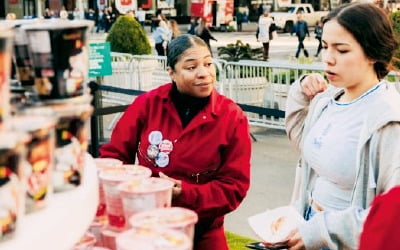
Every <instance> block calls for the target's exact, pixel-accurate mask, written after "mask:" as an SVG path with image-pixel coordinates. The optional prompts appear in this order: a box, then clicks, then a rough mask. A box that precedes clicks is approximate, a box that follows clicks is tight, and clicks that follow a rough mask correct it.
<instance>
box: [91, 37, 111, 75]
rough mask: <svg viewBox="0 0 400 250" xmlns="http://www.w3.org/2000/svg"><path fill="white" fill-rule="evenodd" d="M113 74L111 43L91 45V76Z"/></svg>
mask: <svg viewBox="0 0 400 250" xmlns="http://www.w3.org/2000/svg"><path fill="white" fill-rule="evenodd" d="M109 75H112V69H111V50H110V43H109V42H106V43H91V44H90V45H89V77H97V76H109Z"/></svg>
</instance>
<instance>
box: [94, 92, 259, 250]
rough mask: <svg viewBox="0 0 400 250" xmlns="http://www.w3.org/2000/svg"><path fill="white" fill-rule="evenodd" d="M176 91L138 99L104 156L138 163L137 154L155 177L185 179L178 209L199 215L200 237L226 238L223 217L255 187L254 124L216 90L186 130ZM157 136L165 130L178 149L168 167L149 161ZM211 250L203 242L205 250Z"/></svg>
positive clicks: (114, 135)
mask: <svg viewBox="0 0 400 250" xmlns="http://www.w3.org/2000/svg"><path fill="white" fill-rule="evenodd" d="M171 87H172V84H166V85H163V86H161V87H159V88H157V89H155V90H152V91H150V92H148V93H145V94H143V95H141V96H138V97H137V98H136V99H135V101H134V102H133V103H132V104H131V105H130V106H129V107H128V109H127V110H126V111H125V113H124V114H123V116H122V117H121V119H120V120H119V122H118V123H117V125H116V127H115V129H114V131H113V133H112V136H111V141H110V143H108V144H106V145H104V146H103V147H101V149H100V154H101V157H112V158H117V159H120V160H122V161H123V162H125V163H134V161H135V154H137V158H138V160H139V164H140V165H143V166H147V167H149V168H150V169H151V170H152V172H153V176H158V173H159V172H160V171H161V172H163V173H165V174H166V175H168V176H170V177H172V178H176V179H179V180H182V193H181V195H180V196H179V197H177V198H176V199H174V200H173V202H172V205H173V206H181V207H186V208H189V209H192V210H194V211H195V212H197V214H198V216H199V223H198V225H196V237H197V239H198V241H201V239H200V238H201V237H202V236H204V235H203V234H204V233H207V232H210V230H212V229H214V230H212V231H214V232H215V231H218V234H221V233H222V234H223V230H219V229H218V228H222V225H223V216H224V215H225V214H227V213H229V212H231V211H233V210H234V209H236V208H237V207H238V205H239V204H240V202H241V201H242V200H243V198H244V197H245V195H246V192H247V190H248V188H249V182H250V152H251V140H250V136H249V135H250V134H249V133H250V132H249V125H248V120H247V118H246V116H245V114H244V113H243V111H242V110H241V109H240V108H239V106H237V105H236V104H235V103H234V102H233V101H232V100H230V99H228V98H226V97H225V96H223V95H220V94H219V93H218V92H217V91H215V89H214V90H213V92H212V94H211V97H210V102H209V103H208V104H207V105H206V106H205V108H204V109H203V110H201V111H200V112H199V113H198V114H197V115H196V116H195V117H194V118H193V120H192V121H191V122H190V123H189V124H188V125H187V126H186V127H185V128H184V129H183V128H182V125H181V121H180V118H179V115H178V113H177V111H176V109H175V106H174V104H173V103H172V100H171V97H170V92H171ZM152 131H160V132H161V133H162V138H163V139H167V140H169V141H170V142H172V144H173V150H172V151H171V152H170V153H169V155H168V156H169V164H168V165H167V166H166V167H158V166H156V162H155V161H154V160H152V159H151V158H150V157H148V154H147V149H148V147H149V146H150V141H149V134H150V133H151V132H152ZM215 229H218V230H215ZM220 236H221V235H220ZM207 237H208V236H207ZM221 237H222V238H221ZM221 237H219V239H220V240H221V241H222V240H224V237H223V235H222V236H221ZM217 238H218V237H217ZM195 242H196V240H195ZM196 243H197V242H196ZM207 244H208V243H206V244H205V245H207ZM209 244H210V245H209V246H210V248H209V249H215V248H214V247H215V246H217V245H218V244H217V242H215V239H214V242H210V243H209ZM221 244H222V242H221ZM224 244H225V245H226V243H225V242H224ZM205 245H204V242H203V243H202V246H203V249H206V247H204V246H205ZM207 248H208V247H207ZM195 249H196V246H195Z"/></svg>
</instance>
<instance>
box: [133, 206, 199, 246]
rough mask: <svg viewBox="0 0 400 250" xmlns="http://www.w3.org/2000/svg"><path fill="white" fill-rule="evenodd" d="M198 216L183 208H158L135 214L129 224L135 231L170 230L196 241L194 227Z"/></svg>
mask: <svg viewBox="0 0 400 250" xmlns="http://www.w3.org/2000/svg"><path fill="white" fill-rule="evenodd" d="M197 220H198V216H197V214H196V213H195V212H194V211H192V210H189V209H186V208H182V207H168V208H157V209H153V210H149V211H144V212H140V213H137V214H134V215H132V216H131V218H130V219H129V223H130V225H131V226H132V228H134V229H148V230H150V229H154V228H156V229H157V228H169V229H174V230H177V231H180V232H183V233H185V234H186V235H187V236H188V237H189V239H191V240H192V241H193V239H194V225H195V224H196V223H197Z"/></svg>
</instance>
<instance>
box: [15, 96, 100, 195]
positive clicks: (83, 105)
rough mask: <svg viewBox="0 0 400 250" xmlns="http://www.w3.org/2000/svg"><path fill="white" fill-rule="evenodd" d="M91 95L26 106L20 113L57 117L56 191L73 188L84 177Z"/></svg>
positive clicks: (54, 185) (54, 184)
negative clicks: (38, 105) (42, 104)
mask: <svg viewBox="0 0 400 250" xmlns="http://www.w3.org/2000/svg"><path fill="white" fill-rule="evenodd" d="M90 98H91V97H89V96H82V97H81V98H79V99H75V100H74V101H72V100H71V99H70V100H71V101H69V102H66V103H59V104H49V105H45V106H40V107H29V108H25V109H24V110H23V111H21V113H23V114H29V115H38V114H40V115H46V116H51V117H54V118H57V119H58V121H57V123H56V126H55V135H56V150H55V166H54V171H53V178H52V181H53V188H54V191H55V192H61V191H66V190H70V189H74V188H76V187H77V186H79V185H80V184H81V182H82V180H83V176H82V174H83V172H84V171H83V170H84V169H83V168H84V159H85V154H86V152H87V148H88V137H89V135H88V134H89V120H90V117H91V115H92V112H93V107H92V106H91V105H90V100H91V99H90Z"/></svg>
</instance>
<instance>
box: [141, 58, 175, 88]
mask: <svg viewBox="0 0 400 250" xmlns="http://www.w3.org/2000/svg"><path fill="white" fill-rule="evenodd" d="M133 61H134V70H135V72H137V74H138V77H137V79H138V82H137V85H136V87H137V88H135V89H138V90H144V91H148V90H151V89H154V88H156V87H158V86H160V85H162V84H165V83H167V82H171V78H170V76H169V74H168V71H167V57H166V56H153V55H135V56H133Z"/></svg>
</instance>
